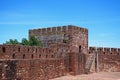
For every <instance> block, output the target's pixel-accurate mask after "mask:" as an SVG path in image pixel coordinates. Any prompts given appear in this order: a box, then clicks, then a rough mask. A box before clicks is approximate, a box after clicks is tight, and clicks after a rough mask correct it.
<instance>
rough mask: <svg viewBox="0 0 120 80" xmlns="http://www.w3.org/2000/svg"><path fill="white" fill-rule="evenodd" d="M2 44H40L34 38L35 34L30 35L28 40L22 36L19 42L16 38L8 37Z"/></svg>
mask: <svg viewBox="0 0 120 80" xmlns="http://www.w3.org/2000/svg"><path fill="white" fill-rule="evenodd" d="M4 44H18V45H27V46H42V44H41V42H40V41H39V40H38V39H37V38H35V36H30V38H29V40H27V39H26V38H22V41H21V42H18V40H17V39H10V40H9V41H6V43H4Z"/></svg>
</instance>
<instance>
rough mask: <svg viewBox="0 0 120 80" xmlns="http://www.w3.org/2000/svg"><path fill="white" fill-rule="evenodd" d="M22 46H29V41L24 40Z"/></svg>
mask: <svg viewBox="0 0 120 80" xmlns="http://www.w3.org/2000/svg"><path fill="white" fill-rule="evenodd" d="M21 44H22V45H29V41H28V40H27V39H26V38H22V42H21Z"/></svg>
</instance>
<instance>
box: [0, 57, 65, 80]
mask: <svg viewBox="0 0 120 80" xmlns="http://www.w3.org/2000/svg"><path fill="white" fill-rule="evenodd" d="M63 64H64V63H63V60H62V59H33V60H30V59H25V60H24V59H21V60H17V59H16V60H5V59H3V60H0V80H48V79H51V78H56V77H60V76H63V75H66V72H65V67H64V65H63Z"/></svg>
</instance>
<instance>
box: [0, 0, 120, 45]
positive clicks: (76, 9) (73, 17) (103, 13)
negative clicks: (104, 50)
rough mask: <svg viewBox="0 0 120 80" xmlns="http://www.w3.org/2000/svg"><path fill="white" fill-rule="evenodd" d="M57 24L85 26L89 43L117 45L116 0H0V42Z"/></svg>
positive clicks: (119, 18) (119, 10)
mask: <svg viewBox="0 0 120 80" xmlns="http://www.w3.org/2000/svg"><path fill="white" fill-rule="evenodd" d="M61 25H76V26H81V27H85V28H88V29H89V46H104V47H120V0H0V34H1V35H0V44H2V43H3V42H5V41H6V40H9V39H18V40H19V41H21V39H22V38H28V30H29V29H34V28H42V27H53V26H61Z"/></svg>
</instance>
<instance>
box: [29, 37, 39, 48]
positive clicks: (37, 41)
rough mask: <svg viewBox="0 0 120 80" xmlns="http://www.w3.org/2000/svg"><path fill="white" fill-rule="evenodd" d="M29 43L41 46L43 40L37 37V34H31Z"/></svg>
mask: <svg viewBox="0 0 120 80" xmlns="http://www.w3.org/2000/svg"><path fill="white" fill-rule="evenodd" d="M29 45H30V46H41V42H40V41H39V40H38V39H37V38H35V36H30V38H29Z"/></svg>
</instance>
